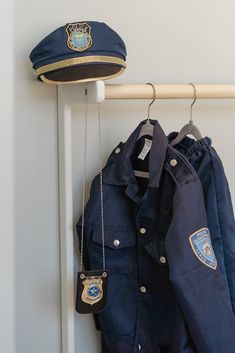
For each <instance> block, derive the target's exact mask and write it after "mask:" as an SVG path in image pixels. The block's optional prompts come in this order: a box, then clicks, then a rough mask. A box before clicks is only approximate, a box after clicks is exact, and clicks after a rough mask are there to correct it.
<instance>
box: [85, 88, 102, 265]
mask: <svg viewBox="0 0 235 353" xmlns="http://www.w3.org/2000/svg"><path fill="white" fill-rule="evenodd" d="M87 108H88V104H87V88H86V89H85V122H84V123H85V128H84V151H83V185H82V227H81V252H80V270H81V271H82V270H83V269H84V264H83V255H84V228H85V203H86V182H87V120H88V119H87V115H88V114H87ZM98 134H99V176H100V215H101V239H102V269H103V270H104V271H105V245H104V244H105V243H104V196H103V174H102V164H103V163H102V134H101V114H100V104H98Z"/></svg>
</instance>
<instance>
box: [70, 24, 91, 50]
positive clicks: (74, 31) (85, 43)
mask: <svg viewBox="0 0 235 353" xmlns="http://www.w3.org/2000/svg"><path fill="white" fill-rule="evenodd" d="M90 32H91V27H90V26H89V25H88V24H87V23H85V22H77V23H69V24H68V26H67V27H66V33H67V36H68V38H67V45H68V47H69V48H70V49H72V50H76V51H80V52H81V51H84V50H86V49H88V48H89V47H90V46H91V44H92V38H91V34H90Z"/></svg>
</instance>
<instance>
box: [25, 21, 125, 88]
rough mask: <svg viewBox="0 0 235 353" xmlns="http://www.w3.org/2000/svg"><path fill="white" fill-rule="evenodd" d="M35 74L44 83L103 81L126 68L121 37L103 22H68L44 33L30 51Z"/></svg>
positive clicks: (123, 44)
mask: <svg viewBox="0 0 235 353" xmlns="http://www.w3.org/2000/svg"><path fill="white" fill-rule="evenodd" d="M30 60H31V61H32V64H33V68H34V70H35V74H36V77H37V78H38V79H39V80H40V81H44V82H47V83H55V84H59V83H74V82H87V81H94V80H100V79H102V80H104V79H108V78H112V77H115V76H118V75H120V74H121V73H122V72H123V70H124V69H125V67H126V47H125V43H124V42H123V40H122V38H121V37H120V36H119V35H118V34H117V33H116V32H115V31H114V30H113V29H111V28H110V27H109V26H107V25H106V24H105V23H103V22H95V21H87V22H74V23H68V24H66V25H65V26H62V27H59V28H57V29H56V30H55V31H53V32H52V33H50V34H49V35H48V36H46V37H45V38H44V39H43V40H42V41H41V42H40V43H39V44H38V45H37V46H36V47H35V48H34V49H33V50H32V52H31V54H30Z"/></svg>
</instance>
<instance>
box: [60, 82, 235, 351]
mask: <svg viewBox="0 0 235 353" xmlns="http://www.w3.org/2000/svg"><path fill="white" fill-rule="evenodd" d="M195 86H196V92H197V98H198V99H217V98H235V85H234V84H229V85H223V84H215V85H209V84H195ZM85 88H87V101H88V103H101V102H103V101H105V100H106V99H107V100H110V99H151V98H152V97H153V88H152V87H151V86H150V85H146V84H106V85H105V84H104V82H103V81H96V82H90V83H87V84H70V85H61V86H58V156H59V206H60V211H59V213H60V258H61V313H62V314H61V325H62V327H61V330H62V353H75V287H74V278H75V277H74V241H73V239H74V237H73V198H72V139H71V109H72V107H73V106H75V105H77V104H79V103H84V101H85ZM155 88H156V98H157V99H187V98H190V99H192V98H193V97H194V90H193V87H192V86H191V85H189V84H155ZM76 353H84V352H80V351H77V352H76Z"/></svg>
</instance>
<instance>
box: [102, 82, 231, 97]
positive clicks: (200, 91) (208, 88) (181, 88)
mask: <svg viewBox="0 0 235 353" xmlns="http://www.w3.org/2000/svg"><path fill="white" fill-rule="evenodd" d="M194 85H195V87H196V91H197V98H199V99H217V98H235V84H226V85H224V84H194ZM154 86H155V88H156V98H157V99H187V98H191V99H192V98H193V97H194V90H193V87H192V86H191V85H189V84H154ZM152 97H153V88H152V87H151V86H150V85H147V84H106V85H105V99H151V98H152Z"/></svg>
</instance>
